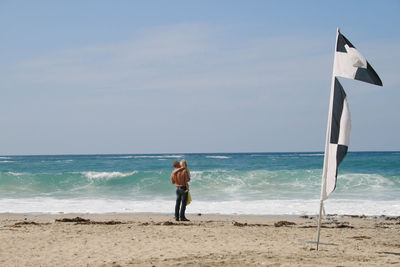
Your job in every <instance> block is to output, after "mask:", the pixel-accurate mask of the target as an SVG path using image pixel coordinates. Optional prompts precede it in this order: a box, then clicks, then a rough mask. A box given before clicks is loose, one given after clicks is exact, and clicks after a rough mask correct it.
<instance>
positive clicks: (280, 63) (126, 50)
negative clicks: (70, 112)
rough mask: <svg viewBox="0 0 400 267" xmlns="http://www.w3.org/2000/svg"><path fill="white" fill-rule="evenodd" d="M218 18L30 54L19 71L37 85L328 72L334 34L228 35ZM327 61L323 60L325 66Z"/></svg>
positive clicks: (181, 85)
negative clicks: (327, 47)
mask: <svg viewBox="0 0 400 267" xmlns="http://www.w3.org/2000/svg"><path fill="white" fill-rule="evenodd" d="M219 34H224V33H223V32H221V30H219V31H217V30H214V29H213V27H212V26H210V25H203V24H182V25H172V26H168V27H161V28H154V29H151V30H148V31H146V32H142V33H141V34H139V35H137V36H134V37H133V39H132V40H130V41H126V42H123V43H118V44H111V45H110V44H107V45H101V44H100V45H93V46H88V47H83V48H76V49H70V50H64V51H59V52H57V53H54V54H49V55H46V56H43V57H40V58H34V59H31V60H26V61H24V62H22V63H21V64H20V65H19V66H17V67H16V68H15V69H14V70H13V71H14V74H13V75H14V78H15V80H18V81H19V82H23V83H24V84H25V85H30V86H31V87H37V88H61V89H63V88H67V87H70V88H75V89H79V90H91V89H97V88H110V89H111V88H114V89H119V90H136V89H141V90H144V89H174V90H188V89H192V90H194V89H202V88H214V89H225V88H248V87H266V86H268V87H277V86H279V85H281V86H282V87H284V85H287V84H288V83H290V84H292V85H293V84H295V83H298V82H306V81H310V80H316V79H319V80H321V79H324V78H325V77H329V74H328V75H326V76H324V75H323V74H324V71H326V70H327V71H329V66H330V65H329V64H327V59H328V60H329V56H328V55H327V54H326V53H325V51H324V50H323V49H321V48H320V47H321V45H322V44H323V43H326V42H325V41H326V40H318V39H304V38H300V37H298V36H283V37H271V38H264V39H259V40H251V41H246V42H238V43H228V44H227V43H222V42H219V41H218V39H219V38H218V35H219ZM321 66H322V68H321Z"/></svg>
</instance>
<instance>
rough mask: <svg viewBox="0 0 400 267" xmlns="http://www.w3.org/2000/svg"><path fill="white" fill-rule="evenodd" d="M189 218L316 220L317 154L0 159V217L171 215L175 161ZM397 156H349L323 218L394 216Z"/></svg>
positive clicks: (399, 175) (399, 172)
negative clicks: (180, 165) (183, 176)
mask: <svg viewBox="0 0 400 267" xmlns="http://www.w3.org/2000/svg"><path fill="white" fill-rule="evenodd" d="M181 159H186V160H187V162H188V164H189V168H190V170H191V174H192V181H191V183H190V185H191V194H192V197H193V204H191V205H190V207H188V212H189V213H190V212H193V213H198V212H203V213H222V214H235V213H237V214H304V213H306V214H314V213H316V212H317V210H318V200H319V194H320V186H321V173H322V164H323V153H239V154H235V153H228V154H155V155H65V156H64V155H63V156H1V157H0V212H44V213H54V212H93V213H107V212H166V213H168V212H169V210H171V212H172V208H173V202H174V197H175V196H174V186H173V185H171V183H170V174H171V171H172V169H173V167H172V162H173V161H174V160H178V161H179V160H181ZM399 203H400V152H350V153H349V154H348V155H347V156H346V158H345V160H344V162H343V163H342V165H341V166H340V169H339V175H338V183H337V188H336V191H335V192H333V193H332V194H331V196H330V198H329V200H328V201H327V202H326V208H327V212H330V213H351V214H369V215H379V214H388V215H390V214H393V215H400V206H399Z"/></svg>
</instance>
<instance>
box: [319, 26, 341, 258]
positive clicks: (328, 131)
mask: <svg viewBox="0 0 400 267" xmlns="http://www.w3.org/2000/svg"><path fill="white" fill-rule="evenodd" d="M339 32H340V29H339V27H338V28H337V31H336V42H335V51H334V55H335V56H334V58H333V70H332V81H331V94H330V100H329V112H328V125H327V127H326V141H325V154H324V166H323V170H322V181H321V198H320V204H319V216H318V230H317V231H318V232H317V250H318V248H319V243H320V242H319V239H320V233H321V218H322V209H323V207H324V200H326V198H327V195H326V174H327V171H328V166H327V164H328V155H329V141H330V137H331V123H332V108H333V95H334V88H335V75H334V70H335V60H336V50H337V41H338V37H339Z"/></svg>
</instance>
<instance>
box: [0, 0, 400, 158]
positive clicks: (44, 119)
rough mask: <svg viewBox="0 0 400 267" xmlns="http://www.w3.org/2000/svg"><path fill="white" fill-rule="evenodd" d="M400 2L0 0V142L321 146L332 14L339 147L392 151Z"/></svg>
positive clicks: (10, 147)
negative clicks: (348, 64) (357, 66)
mask: <svg viewBox="0 0 400 267" xmlns="http://www.w3.org/2000/svg"><path fill="white" fill-rule="evenodd" d="M399 14H400V1H233V0H230V1H40V0H39V1H7V0H1V1H0V114H1V115H0V125H1V128H0V154H3V155H5V154H69V153H74V154H81V153H177V152H193V153H196V152H275V151H323V149H324V142H325V131H326V120H327V114H328V102H329V91H330V82H331V75H332V64H333V49H334V41H335V34H336V27H338V26H339V27H340V28H341V31H342V33H343V34H344V35H345V36H346V37H347V38H348V39H349V40H350V41H351V42H352V43H353V44H354V45H355V46H356V47H357V48H358V50H359V51H360V52H361V53H362V54H363V55H364V56H365V57H366V58H367V60H368V61H369V62H370V64H371V65H372V66H373V67H374V68H375V70H376V71H377V73H378V74H379V75H380V77H381V79H382V81H383V84H384V87H383V88H382V87H376V86H373V85H369V84H366V83H362V82H357V81H351V80H345V79H341V81H342V84H343V87H344V88H345V90H346V92H347V95H348V100H349V104H350V111H351V113H352V126H353V127H352V133H351V140H350V148H349V149H350V151H360V150H400V138H399V136H400V123H399V115H400V111H399V100H400V88H399V87H400V75H399V73H400V67H399V66H400V63H399V62H400V16H399Z"/></svg>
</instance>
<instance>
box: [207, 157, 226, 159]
mask: <svg viewBox="0 0 400 267" xmlns="http://www.w3.org/2000/svg"><path fill="white" fill-rule="evenodd" d="M206 158H209V159H230V158H231V157H227V156H206Z"/></svg>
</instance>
